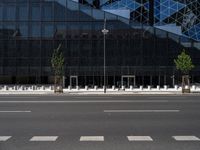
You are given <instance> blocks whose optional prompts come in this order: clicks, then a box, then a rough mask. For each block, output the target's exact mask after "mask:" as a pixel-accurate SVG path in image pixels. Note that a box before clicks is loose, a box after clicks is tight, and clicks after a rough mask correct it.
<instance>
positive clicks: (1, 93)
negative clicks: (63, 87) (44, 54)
mask: <svg viewBox="0 0 200 150" xmlns="http://www.w3.org/2000/svg"><path fill="white" fill-rule="evenodd" d="M148 94H149V95H151V94H152V95H179V94H182V93H181V91H157V92H156V91H107V92H106V93H104V92H103V90H102V91H64V93H61V94H58V93H54V91H0V95H148ZM191 94H193V93H191Z"/></svg>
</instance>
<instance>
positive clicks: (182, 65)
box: [174, 50, 194, 92]
mask: <svg viewBox="0 0 200 150" xmlns="http://www.w3.org/2000/svg"><path fill="white" fill-rule="evenodd" d="M174 63H175V65H176V69H177V70H180V71H181V73H182V89H183V90H182V91H183V92H185V90H186V88H185V86H186V85H187V86H188V89H189V91H188V92H190V88H189V86H190V80H189V72H190V71H191V70H192V69H193V68H194V65H193V63H192V59H191V57H190V55H188V54H186V52H185V50H183V51H182V52H181V54H179V55H178V58H177V59H174Z"/></svg>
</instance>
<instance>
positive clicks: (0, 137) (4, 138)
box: [0, 136, 11, 142]
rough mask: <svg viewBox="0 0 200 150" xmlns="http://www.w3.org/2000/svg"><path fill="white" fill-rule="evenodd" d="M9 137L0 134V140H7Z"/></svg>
mask: <svg viewBox="0 0 200 150" xmlns="http://www.w3.org/2000/svg"><path fill="white" fill-rule="evenodd" d="M10 138H11V136H0V142H4V141H7V140H8V139H10Z"/></svg>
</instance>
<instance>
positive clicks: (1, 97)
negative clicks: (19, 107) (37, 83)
mask: <svg viewBox="0 0 200 150" xmlns="http://www.w3.org/2000/svg"><path fill="white" fill-rule="evenodd" d="M4 98H14V99H16V98H17V99H18V98H20V99H21V98H31V99H32V98H34V99H35V98H38V97H29V96H9V97H8V96H6V97H4V96H0V99H4Z"/></svg>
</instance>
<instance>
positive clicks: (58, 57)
mask: <svg viewBox="0 0 200 150" xmlns="http://www.w3.org/2000/svg"><path fill="white" fill-rule="evenodd" d="M60 48H61V44H60V45H59V46H58V48H57V49H54V51H53V55H52V58H51V65H52V68H53V70H54V73H55V76H62V75H63V72H64V63H65V58H64V56H63V53H62V52H61V51H60Z"/></svg>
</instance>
